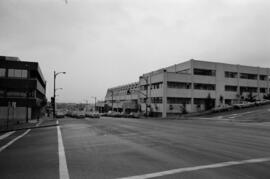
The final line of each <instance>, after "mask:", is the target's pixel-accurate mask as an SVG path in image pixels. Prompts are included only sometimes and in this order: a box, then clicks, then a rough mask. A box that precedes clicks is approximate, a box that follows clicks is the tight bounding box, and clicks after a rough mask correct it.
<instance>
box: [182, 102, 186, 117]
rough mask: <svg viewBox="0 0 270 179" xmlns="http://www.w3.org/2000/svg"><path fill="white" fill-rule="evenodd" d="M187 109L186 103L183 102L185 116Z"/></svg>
mask: <svg viewBox="0 0 270 179" xmlns="http://www.w3.org/2000/svg"><path fill="white" fill-rule="evenodd" d="M186 107H187V104H186V102H183V110H182V113H183V114H187V109H186Z"/></svg>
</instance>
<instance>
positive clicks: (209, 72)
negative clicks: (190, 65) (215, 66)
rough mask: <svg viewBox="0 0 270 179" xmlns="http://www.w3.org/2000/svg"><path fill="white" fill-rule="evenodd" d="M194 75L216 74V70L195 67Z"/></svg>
mask: <svg viewBox="0 0 270 179" xmlns="http://www.w3.org/2000/svg"><path fill="white" fill-rule="evenodd" d="M194 75H203V76H216V70H207V69H198V68H195V69H194Z"/></svg>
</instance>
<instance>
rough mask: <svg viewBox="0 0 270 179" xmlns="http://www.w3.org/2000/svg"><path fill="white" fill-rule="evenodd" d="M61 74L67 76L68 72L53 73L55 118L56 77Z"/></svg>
mask: <svg viewBox="0 0 270 179" xmlns="http://www.w3.org/2000/svg"><path fill="white" fill-rule="evenodd" d="M59 74H66V72H56V71H53V98H54V105H53V117H54V118H55V107H56V100H55V92H56V88H55V87H56V85H55V83H56V77H57V75H59Z"/></svg>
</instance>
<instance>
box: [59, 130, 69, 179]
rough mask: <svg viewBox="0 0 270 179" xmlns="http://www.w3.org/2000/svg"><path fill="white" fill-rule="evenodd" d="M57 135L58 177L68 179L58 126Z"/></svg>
mask: <svg viewBox="0 0 270 179" xmlns="http://www.w3.org/2000/svg"><path fill="white" fill-rule="evenodd" d="M57 135H58V155H59V177H60V179H69V173H68V168H67V161H66V154H65V149H64V144H63V140H62V134H61V129H60V127H59V126H57Z"/></svg>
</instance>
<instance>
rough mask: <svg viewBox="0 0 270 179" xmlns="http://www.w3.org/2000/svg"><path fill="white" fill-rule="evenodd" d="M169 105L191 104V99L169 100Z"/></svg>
mask: <svg viewBox="0 0 270 179" xmlns="http://www.w3.org/2000/svg"><path fill="white" fill-rule="evenodd" d="M167 103H168V104H190V103H191V99H190V98H171V97H168V98H167Z"/></svg>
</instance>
